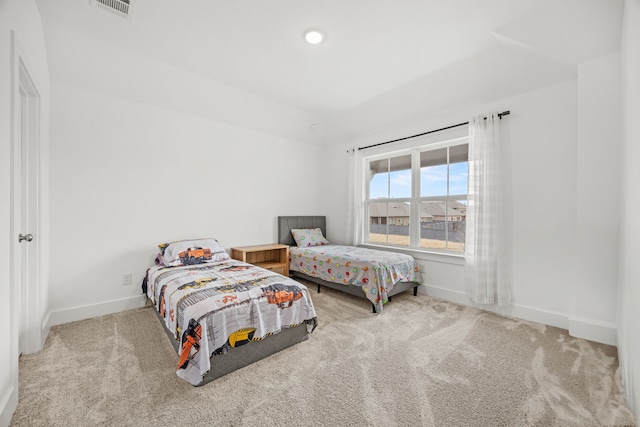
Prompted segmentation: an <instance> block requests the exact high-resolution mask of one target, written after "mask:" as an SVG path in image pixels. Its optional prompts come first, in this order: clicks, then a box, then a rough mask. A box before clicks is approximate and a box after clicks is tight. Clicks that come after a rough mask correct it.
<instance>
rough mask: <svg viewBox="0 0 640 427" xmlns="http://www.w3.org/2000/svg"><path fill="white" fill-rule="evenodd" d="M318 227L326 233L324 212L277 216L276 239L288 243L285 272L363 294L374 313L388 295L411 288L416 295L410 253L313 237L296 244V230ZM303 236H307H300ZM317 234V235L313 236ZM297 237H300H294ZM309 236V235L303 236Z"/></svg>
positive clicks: (417, 280) (417, 276) (416, 270)
mask: <svg viewBox="0 0 640 427" xmlns="http://www.w3.org/2000/svg"><path fill="white" fill-rule="evenodd" d="M314 229H319V230H320V233H321V237H320V238H321V239H324V236H326V218H325V217H324V216H280V217H278V243H282V244H285V245H289V246H290V249H289V274H290V275H292V276H294V277H299V278H302V279H306V280H309V281H311V282H313V283H315V284H317V285H318V292H320V286H321V285H322V286H326V287H328V288H331V289H336V290H339V291H341V292H345V293H348V294H350V295H355V296H358V297H364V298H367V299H368V300H369V301H370V302H371V305H372V309H373V312H374V313H380V312H381V311H382V309H383V305H384V304H385V303H386V302H387V301H390V300H391V297H392V296H394V295H396V294H399V293H401V292H404V291H407V290H409V289H413V294H414V295H417V292H418V286H419V285H420V284H421V283H422V276H421V274H420V269H419V268H418V265H417V263H416V261H415V260H414V259H413V257H411V256H409V255H404V254H400V253H395V252H387V251H378V250H374V249H366V248H360V247H355V246H343V245H332V244H330V243H329V242H328V241H327V240H326V239H324V242H326V243H324V244H323V242H320V243H318V242H317V240H314V242H313V243H311V245H306V244H305V243H304V240H305V239H302V240H301V241H302V242H303V243H302V244H301V245H300V244H298V242H297V241H296V239H295V237H294V235H295V234H296V233H297V230H314ZM303 237H307V236H303ZM316 238H317V236H316ZM298 240H300V239H298ZM306 240H309V239H306Z"/></svg>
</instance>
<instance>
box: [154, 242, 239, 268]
mask: <svg viewBox="0 0 640 427" xmlns="http://www.w3.org/2000/svg"><path fill="white" fill-rule="evenodd" d="M158 246H159V247H160V254H161V255H162V261H163V263H164V265H166V266H168V267H174V266H176V265H191V264H202V263H205V262H220V261H225V260H227V259H229V254H228V253H227V252H226V251H225V250H224V249H223V248H222V247H221V246H220V244H219V243H218V241H217V240H216V239H195V240H179V241H177V242H171V243H162V244H160V245H158Z"/></svg>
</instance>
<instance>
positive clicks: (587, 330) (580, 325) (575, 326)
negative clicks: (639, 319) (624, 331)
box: [569, 316, 618, 346]
mask: <svg viewBox="0 0 640 427" xmlns="http://www.w3.org/2000/svg"><path fill="white" fill-rule="evenodd" d="M569 334H570V335H571V336H572V337H576V338H584V339H586V340H590V341H595V342H600V343H603V344H609V345H616V346H617V345H618V328H617V326H616V325H615V324H613V323H607V322H600V321H598V320H591V319H585V318H584V317H573V316H572V317H569Z"/></svg>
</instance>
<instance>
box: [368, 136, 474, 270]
mask: <svg viewBox="0 0 640 427" xmlns="http://www.w3.org/2000/svg"><path fill="white" fill-rule="evenodd" d="M468 143H469V139H468V134H467V128H466V127H464V128H463V129H461V130H458V131H457V132H455V134H453V135H451V134H448V135H441V136H440V137H439V138H437V137H436V138H434V137H429V138H424V137H423V138H416V140H415V141H413V142H412V143H410V144H404V145H403V146H402V147H399V146H396V147H395V149H391V148H385V147H384V146H382V147H378V148H377V149H376V150H375V152H371V153H370V154H368V155H364V156H363V157H362V160H363V171H362V172H363V173H362V178H363V184H364V186H363V190H364V194H363V195H364V200H363V202H364V203H363V209H362V211H361V212H360V215H362V217H361V222H360V223H361V224H362V226H363V229H362V234H361V236H362V240H363V241H362V242H361V244H362V245H363V246H371V247H378V248H385V249H392V250H395V251H399V252H408V253H411V252H415V253H417V254H436V255H445V256H452V257H464V253H461V252H459V251H452V250H448V249H444V250H439V249H433V248H423V247H420V202H423V201H429V200H437V201H442V200H453V201H458V200H463V199H468V190H467V194H464V195H462V194H454V195H445V196H430V197H420V153H422V152H425V151H432V150H438V149H442V148H446V147H452V146H456V145H463V144H468ZM407 154H409V155H411V177H412V189H411V197H409V198H407V197H405V198H378V199H369V194H370V188H369V186H370V183H371V176H370V167H369V162H371V161H376V160H382V159H387V158H391V157H398V156H403V155H407ZM448 162H449V159H447V164H448ZM447 186H449V176H447ZM447 193H448V191H447ZM373 201H380V202H391V203H396V202H397V203H403V202H409V203H410V206H411V211H410V217H409V245H408V246H404V245H393V244H390V243H379V242H371V241H370V240H369V228H370V227H369V222H370V220H369V203H370V202H373ZM445 218H446V212H445ZM387 222H388V221H387ZM447 241H448V236H447Z"/></svg>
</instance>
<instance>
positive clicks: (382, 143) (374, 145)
mask: <svg viewBox="0 0 640 427" xmlns="http://www.w3.org/2000/svg"><path fill="white" fill-rule="evenodd" d="M509 114H511V111H509V110H507V111H503V112H502V113H499V114H498V118H500V119H501V118H502V116H508V115H509ZM484 119H485V120H487V118H486V117H485V118H484ZM468 124H469V122H464V123H458V124H457V125H451V126H447V127H445V128H440V129H436V130H430V131H429V132H423V133H419V134H417V135H411V136H405V137H404V138H398V139H394V140H393V141H387V142H380V143H378V144H373V145H367V146H366V147H360V148H358V151H360V150H365V149H367V148H372V147H377V146H379V145H385V144H391V143H392V142H398V141H404V140H405V139H411V138H417V137H419V136H423V135H428V134H430V133H435V132H441V131H443V130H447V129H453V128H457V127H459V126H465V125H468Z"/></svg>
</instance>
